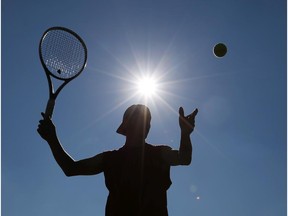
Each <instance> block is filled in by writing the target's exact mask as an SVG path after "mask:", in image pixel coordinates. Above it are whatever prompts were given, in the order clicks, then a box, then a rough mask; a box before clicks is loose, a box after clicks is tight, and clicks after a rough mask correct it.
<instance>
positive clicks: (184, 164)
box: [180, 157, 192, 166]
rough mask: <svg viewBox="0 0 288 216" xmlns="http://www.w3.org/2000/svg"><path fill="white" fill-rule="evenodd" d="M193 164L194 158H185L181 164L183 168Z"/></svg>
mask: <svg viewBox="0 0 288 216" xmlns="http://www.w3.org/2000/svg"><path fill="white" fill-rule="evenodd" d="M191 162H192V157H183V158H182V160H180V164H181V165H183V166H189V165H190V164H191Z"/></svg>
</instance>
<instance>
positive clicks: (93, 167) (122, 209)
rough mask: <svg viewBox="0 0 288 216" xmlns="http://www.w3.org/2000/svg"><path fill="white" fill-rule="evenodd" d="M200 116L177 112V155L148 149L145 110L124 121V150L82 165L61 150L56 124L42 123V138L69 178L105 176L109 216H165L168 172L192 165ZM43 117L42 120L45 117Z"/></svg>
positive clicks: (133, 111)
mask: <svg viewBox="0 0 288 216" xmlns="http://www.w3.org/2000/svg"><path fill="white" fill-rule="evenodd" d="M197 112H198V110H197V109H196V110H195V111H194V112H193V113H191V114H190V115H188V116H184V110H183V108H182V107H180V109H179V125H180V129H181V139H180V148H179V150H172V149H171V148H170V147H169V146H165V145H161V146H154V145H150V144H147V143H146V142H145V139H146V137H147V135H148V132H149V129H150V121H151V114H150V111H149V109H148V108H147V107H146V106H144V105H132V106H131V107H129V108H128V109H127V110H126V111H125V113H124V116H123V122H122V124H121V125H120V127H119V128H118V129H117V133H119V134H122V135H124V136H126V142H125V145H124V146H123V147H121V148H120V149H118V150H114V151H107V152H103V153H100V154H97V155H96V156H94V157H91V158H87V159H84V160H79V161H75V160H73V159H72V158H71V157H70V156H69V155H68V154H67V153H66V152H65V150H64V149H63V147H62V146H61V144H60V141H59V139H58V137H57V134H56V129H55V126H54V124H53V123H52V121H51V120H50V119H48V118H44V119H42V120H40V121H39V122H40V124H39V126H38V132H39V134H40V135H41V137H42V138H43V139H45V140H46V141H47V142H48V144H49V146H50V148H51V150H52V153H53V155H54V158H55V159H56V161H57V163H58V164H59V166H60V167H61V168H62V170H63V171H64V173H65V174H66V176H75V175H95V174H99V173H102V172H103V173H104V176H105V184H106V187H107V188H108V190H109V195H108V199H107V203H106V214H105V215H106V216H167V215H168V211H167V197H166V191H167V190H168V188H169V187H170V185H171V180H170V166H177V165H189V164H190V163H191V159H192V144H191V140H190V134H191V133H192V131H193V130H194V126H195V116H196V114H197ZM42 116H44V114H43V113H42Z"/></svg>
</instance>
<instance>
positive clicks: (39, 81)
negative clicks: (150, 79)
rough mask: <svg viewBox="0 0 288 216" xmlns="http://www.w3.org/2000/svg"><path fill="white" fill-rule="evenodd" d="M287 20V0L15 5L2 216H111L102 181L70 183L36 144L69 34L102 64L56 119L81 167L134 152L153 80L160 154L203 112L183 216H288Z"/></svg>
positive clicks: (77, 84) (8, 34) (91, 66)
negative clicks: (133, 115)
mask: <svg viewBox="0 0 288 216" xmlns="http://www.w3.org/2000/svg"><path fill="white" fill-rule="evenodd" d="M286 9H287V5H286V1H285V0H253V1H251V0H241V1H240V0H235V1H228V0H218V1H215V0H206V1H203V0H145V1H137V0H98V1H95V0H81V1H71V0H69V1H68V0H62V1H59V0H50V1H43V0H37V1H32V0H26V1H23V0H2V73H1V77H2V79H1V80H2V122H1V123H2V140H1V141H2V199H1V200H2V215H3V216H19V215H21V216H31V215H41V216H50V215H53V216H65V215H67V216H68V215H69V216H78V215H87V216H88V215H104V209H105V203H106V197H107V190H106V188H105V185H104V177H103V175H102V174H101V175H98V176H91V177H71V178H67V177H65V175H64V174H63V173H62V171H61V169H60V168H59V167H58V165H57V164H56V162H55V161H54V159H53V157H52V154H51V152H50V149H49V148H48V145H47V144H46V143H45V142H44V141H43V140H42V139H41V138H40V137H39V136H38V134H37V132H36V128H37V125H38V121H39V119H40V112H41V111H43V110H44V108H45V106H46V101H47V98H48V85H47V81H46V77H45V75H44V71H43V69H42V66H41V64H40V61H39V57H38V44H39V40H40V37H41V35H42V33H43V32H44V31H45V30H46V29H47V28H49V27H51V26H65V27H68V28H71V29H73V30H74V31H76V32H77V33H79V34H80V35H81V36H82V38H83V39H84V40H85V41H86V44H87V47H88V52H89V53H88V54H89V56H88V64H87V68H86V69H85V71H84V72H83V74H81V76H79V77H78V78H77V79H76V80H74V81H72V82H71V83H70V84H69V86H67V87H66V88H65V89H64V90H63V91H62V92H61V94H60V95H59V97H58V99H57V104H56V107H55V111H54V116H53V119H54V121H55V124H56V126H57V130H58V135H59V138H60V139H61V142H62V144H63V146H64V147H65V149H66V150H67V152H69V154H70V155H71V156H72V157H73V158H74V159H76V160H78V159H82V158H86V157H90V156H93V155H95V154H97V153H100V152H102V151H106V150H111V149H117V148H119V147H121V146H122V145H123V143H124V137H123V136H120V135H118V134H116V132H115V130H116V129H117V127H118V125H119V124H120V122H121V119H122V114H123V112H124V111H125V109H126V108H127V107H128V106H130V105H131V104H135V103H144V101H143V98H142V97H140V96H139V95H134V96H133V97H131V95H133V94H134V92H135V89H133V84H131V82H133V80H134V79H135V76H139V74H143V73H154V75H156V76H157V77H160V80H159V82H160V83H161V92H159V94H158V97H154V98H153V99H150V100H149V101H147V104H148V106H149V107H150V109H151V112H152V128H151V133H150V134H149V136H148V139H147V141H148V142H150V143H153V144H168V145H170V146H171V147H173V148H178V146H179V136H180V134H179V127H178V115H177V111H178V108H179V106H183V107H184V109H185V111H186V113H187V112H190V111H192V110H193V109H195V108H196V107H197V108H198V109H199V113H198V116H197V122H196V127H197V129H196V131H195V132H194V133H193V134H192V136H191V138H192V141H193V148H194V151H193V162H192V164H191V165H190V166H188V167H173V168H172V169H171V178H172V181H173V184H172V186H171V188H170V190H169V192H168V208H169V213H170V216H180V215H182V216H190V215H194V216H228V215H233V216H243V215H245V216H255V215H261V216H271V215H275V216H276V215H277V216H286V210H287V208H286V204H287V185H286V184H287V175H286V172H287V167H286V166H287V160H286V157H287V145H286V144H287V139H286V132H287V127H286V126H287V125H286V120H287V117H286V111H287V108H286V105H287V91H286V90H287V88H286V82H287V66H286V60H287V58H286V53H287V52H286V48H287V45H286V41H287V37H286V26H287V23H286V20H287V19H286ZM218 42H224V43H226V45H227V46H228V53H227V55H226V56H225V57H224V58H222V59H218V58H215V57H214V56H213V53H212V48H213V46H214V45H215V44H216V43H218ZM159 85H160V84H159ZM197 198H198V199H197Z"/></svg>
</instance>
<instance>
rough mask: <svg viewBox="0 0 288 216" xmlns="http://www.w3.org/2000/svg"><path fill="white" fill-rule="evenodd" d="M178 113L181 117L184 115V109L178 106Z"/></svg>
mask: <svg viewBox="0 0 288 216" xmlns="http://www.w3.org/2000/svg"><path fill="white" fill-rule="evenodd" d="M179 115H180V116H181V117H184V109H183V107H180V108H179Z"/></svg>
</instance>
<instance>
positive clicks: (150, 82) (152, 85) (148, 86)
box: [136, 77, 157, 97]
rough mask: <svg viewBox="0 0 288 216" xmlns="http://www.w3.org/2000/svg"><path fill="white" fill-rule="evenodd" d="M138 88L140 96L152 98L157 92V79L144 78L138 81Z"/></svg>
mask: <svg viewBox="0 0 288 216" xmlns="http://www.w3.org/2000/svg"><path fill="white" fill-rule="evenodd" d="M136 88H137V91H138V93H139V94H141V95H143V96H145V97H151V96H153V95H155V94H156V92H157V82H156V79H155V78H152V77H143V78H141V79H139V80H138V81H137V83H136Z"/></svg>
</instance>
